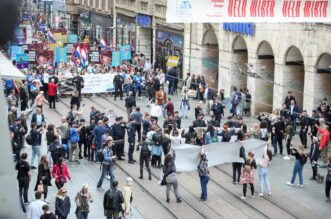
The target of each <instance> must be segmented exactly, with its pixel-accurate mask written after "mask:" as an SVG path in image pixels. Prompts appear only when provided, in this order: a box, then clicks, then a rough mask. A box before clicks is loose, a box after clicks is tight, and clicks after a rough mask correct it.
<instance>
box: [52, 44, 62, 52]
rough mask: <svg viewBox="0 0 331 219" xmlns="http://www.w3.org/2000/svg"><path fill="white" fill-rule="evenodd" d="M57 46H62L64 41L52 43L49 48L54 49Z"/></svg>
mask: <svg viewBox="0 0 331 219" xmlns="http://www.w3.org/2000/svg"><path fill="white" fill-rule="evenodd" d="M56 47H59V48H62V47H63V43H50V44H49V50H51V51H54V50H55V48H56Z"/></svg>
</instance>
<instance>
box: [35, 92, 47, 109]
mask: <svg viewBox="0 0 331 219" xmlns="http://www.w3.org/2000/svg"><path fill="white" fill-rule="evenodd" d="M34 102H35V106H36V107H38V108H40V109H43V106H44V103H45V102H47V101H46V98H45V96H44V91H39V94H38V95H37V96H36V99H35V100H34Z"/></svg>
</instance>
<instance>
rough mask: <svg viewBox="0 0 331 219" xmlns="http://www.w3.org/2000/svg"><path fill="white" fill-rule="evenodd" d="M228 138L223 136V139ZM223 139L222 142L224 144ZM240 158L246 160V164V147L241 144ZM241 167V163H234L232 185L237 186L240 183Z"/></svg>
mask: <svg viewBox="0 0 331 219" xmlns="http://www.w3.org/2000/svg"><path fill="white" fill-rule="evenodd" d="M224 138H226V136H223V139H224ZM223 139H222V142H223ZM239 157H240V158H242V159H243V160H244V162H243V163H246V153H245V147H244V145H243V143H242V144H241V146H240V148H239ZM241 167H242V163H240V162H233V163H232V183H233V184H237V183H240V175H241Z"/></svg>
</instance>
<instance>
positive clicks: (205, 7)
mask: <svg viewBox="0 0 331 219" xmlns="http://www.w3.org/2000/svg"><path fill="white" fill-rule="evenodd" d="M330 20H331V6H330V2H329V0H320V1H311V0H295V1H284V0H167V12H166V21H167V23H221V22H243V21H244V22H255V23H257V22H263V23H265V22H330Z"/></svg>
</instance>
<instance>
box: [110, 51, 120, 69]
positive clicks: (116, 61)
mask: <svg viewBox="0 0 331 219" xmlns="http://www.w3.org/2000/svg"><path fill="white" fill-rule="evenodd" d="M112 58H113V60H112V66H114V67H116V66H120V65H121V53H120V52H119V51H113V57H112Z"/></svg>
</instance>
